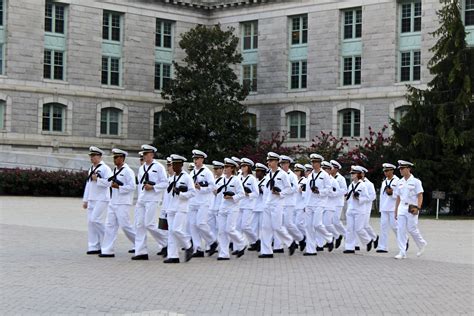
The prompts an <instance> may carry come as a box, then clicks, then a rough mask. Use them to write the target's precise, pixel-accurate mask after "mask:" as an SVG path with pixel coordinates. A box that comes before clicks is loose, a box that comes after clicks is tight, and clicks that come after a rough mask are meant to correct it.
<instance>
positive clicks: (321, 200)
mask: <svg viewBox="0 0 474 316" xmlns="http://www.w3.org/2000/svg"><path fill="white" fill-rule="evenodd" d="M312 187H317V188H318V189H319V193H313V191H312V190H311V188H312ZM331 190H332V186H331V180H330V178H329V174H327V172H325V171H323V170H322V169H321V170H320V171H318V172H317V171H316V170H313V172H312V173H311V174H310V175H309V176H308V178H307V182H306V191H305V200H306V212H307V213H308V222H307V226H306V231H307V233H306V239H307V243H306V252H307V253H316V241H317V239H318V237H320V238H319V239H320V240H323V241H326V242H332V234H331V233H330V232H328V231H327V229H326V228H325V227H324V225H323V213H324V208H325V207H326V205H327V201H328V195H329V192H330V191H331ZM318 246H319V247H323V246H324V244H322V243H321V244H318Z"/></svg>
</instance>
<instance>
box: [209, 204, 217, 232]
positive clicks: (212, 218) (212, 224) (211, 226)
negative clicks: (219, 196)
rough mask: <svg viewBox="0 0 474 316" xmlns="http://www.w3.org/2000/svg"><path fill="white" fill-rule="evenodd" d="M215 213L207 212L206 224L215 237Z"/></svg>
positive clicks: (212, 211)
mask: <svg viewBox="0 0 474 316" xmlns="http://www.w3.org/2000/svg"><path fill="white" fill-rule="evenodd" d="M217 213H218V210H211V209H210V210H209V216H208V217H207V224H208V225H209V229H210V230H211V232H212V234H213V235H214V236H217V233H218V232H217Z"/></svg>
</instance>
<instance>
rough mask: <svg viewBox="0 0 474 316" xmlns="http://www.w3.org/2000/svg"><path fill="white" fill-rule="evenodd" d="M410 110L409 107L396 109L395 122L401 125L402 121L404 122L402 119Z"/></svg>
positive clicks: (404, 106)
mask: <svg viewBox="0 0 474 316" xmlns="http://www.w3.org/2000/svg"><path fill="white" fill-rule="evenodd" d="M409 108H410V106H409V105H403V106H399V107H398V108H396V109H395V121H396V122H398V123H400V121H401V120H402V117H404V116H405V115H406V114H407V112H408V109H409Z"/></svg>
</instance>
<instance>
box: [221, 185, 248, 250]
mask: <svg viewBox="0 0 474 316" xmlns="http://www.w3.org/2000/svg"><path fill="white" fill-rule="evenodd" d="M223 181H224V182H223V183H222V186H221V187H222V188H221V189H220V191H219V193H218V195H221V205H220V207H219V213H218V216H217V223H218V231H219V233H218V242H219V258H229V243H230V241H232V243H233V245H234V250H237V251H240V250H242V249H244V247H245V240H244V238H243V236H242V234H241V233H240V232H239V231H238V230H237V217H238V216H239V201H240V200H241V199H242V198H243V197H244V195H245V192H244V189H243V187H242V182H240V180H239V178H238V176H231V177H229V178H227V177H224V180H223ZM224 192H233V193H234V196H232V199H229V200H226V199H224V198H223V196H222V195H223V194H224Z"/></svg>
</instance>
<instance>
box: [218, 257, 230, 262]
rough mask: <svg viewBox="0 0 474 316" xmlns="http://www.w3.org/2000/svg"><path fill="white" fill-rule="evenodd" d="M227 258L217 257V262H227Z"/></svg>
mask: <svg viewBox="0 0 474 316" xmlns="http://www.w3.org/2000/svg"><path fill="white" fill-rule="evenodd" d="M227 260H230V259H229V258H223V257H217V261H227Z"/></svg>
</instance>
